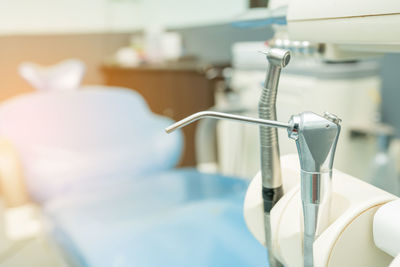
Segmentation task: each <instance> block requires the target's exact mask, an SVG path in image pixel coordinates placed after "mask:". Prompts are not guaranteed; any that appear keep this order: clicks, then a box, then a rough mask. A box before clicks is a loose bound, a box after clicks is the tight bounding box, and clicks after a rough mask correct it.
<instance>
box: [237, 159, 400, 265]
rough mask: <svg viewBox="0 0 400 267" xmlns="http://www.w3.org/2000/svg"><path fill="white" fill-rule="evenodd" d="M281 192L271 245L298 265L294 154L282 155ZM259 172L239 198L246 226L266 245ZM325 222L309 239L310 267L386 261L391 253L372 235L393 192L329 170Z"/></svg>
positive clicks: (297, 182)
mask: <svg viewBox="0 0 400 267" xmlns="http://www.w3.org/2000/svg"><path fill="white" fill-rule="evenodd" d="M281 166H282V178H283V187H284V192H285V195H284V196H283V197H282V198H281V199H280V200H279V202H278V203H277V204H276V205H275V206H274V208H273V209H272V210H271V232H272V249H273V253H274V255H275V257H276V258H277V259H279V260H280V261H281V262H282V263H283V264H284V265H285V266H287V267H297V266H302V265H303V252H302V221H303V217H302V205H301V196H300V165H299V162H298V157H297V155H287V156H283V157H282V158H281ZM261 186H262V185H261V176H260V173H258V174H257V175H256V176H255V177H254V179H253V181H252V182H251V184H250V186H249V188H248V191H247V194H246V199H245V204H244V217H245V220H246V224H247V226H248V228H249V230H250V232H251V233H252V234H253V235H254V237H255V238H256V239H257V240H258V241H259V242H260V243H261V244H263V245H264V246H265V235H264V226H263V200H262V195H261V191H262V190H261ZM332 191H333V192H332V193H333V194H332V201H331V211H330V214H329V216H330V218H329V220H330V221H329V226H328V227H327V228H326V229H325V230H324V231H323V232H322V233H321V235H320V236H319V237H318V238H317V239H316V240H315V242H314V266H315V267H322V266H323V267H325V266H326V267H328V266H329V267H343V266H352V267H358V266H360V267H361V266H362V267H376V266H389V264H390V263H391V261H392V260H393V257H392V256H391V255H389V254H386V253H385V252H384V251H382V250H381V249H379V248H377V247H376V245H375V243H374V237H373V219H374V215H375V213H376V211H377V210H378V209H379V208H380V207H381V206H382V205H384V204H386V203H388V202H390V201H393V200H396V199H397V197H396V196H394V195H391V194H389V193H387V192H385V191H383V190H381V189H378V188H376V187H374V186H372V185H370V184H367V183H365V182H363V181H361V180H359V179H357V178H354V177H352V176H350V175H347V174H345V173H342V172H340V171H337V170H333V178H332Z"/></svg>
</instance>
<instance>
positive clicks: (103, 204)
mask: <svg viewBox="0 0 400 267" xmlns="http://www.w3.org/2000/svg"><path fill="white" fill-rule="evenodd" d="M170 123H171V120H169V119H167V118H164V117H161V116H157V115H155V114H153V113H151V111H150V110H149V108H148V107H147V104H146V103H145V101H144V100H143V99H142V97H141V96H140V95H138V94H137V93H134V92H132V91H130V90H126V89H123V88H105V87H96V86H93V87H86V88H84V89H81V90H77V91H63V92H40V93H31V94H27V95H24V96H20V97H16V98H14V99H11V100H9V101H7V102H5V103H3V104H2V105H1V106H0V135H1V137H2V138H6V139H8V140H9V141H10V143H12V144H13V146H15V149H16V150H17V151H18V154H19V155H20V161H21V166H22V169H23V174H24V181H25V184H26V187H27V191H28V192H29V196H30V197H31V199H32V200H33V201H34V202H36V203H39V204H40V205H41V206H42V207H43V211H44V216H45V217H46V219H47V220H48V222H49V224H50V225H51V231H50V235H51V237H52V238H53V239H54V240H55V243H56V244H57V245H58V246H59V247H60V248H61V250H62V251H63V253H64V254H65V257H66V258H67V260H68V262H69V263H71V265H72V266H88V267H103V266H104V267H128V266H141V267H147V266H148V267H153V266H163V267H165V266H174V267H176V266H192V267H197V266H198V267H200V266H202V267H203V266H232V267H235V266H237V267H239V266H240V267H242V266H243V267H244V266H246V267H249V266H250V267H251V266H265V265H266V252H265V249H264V248H263V247H262V246H261V245H260V244H259V243H258V242H257V241H256V240H255V239H254V238H253V237H252V235H251V234H250V233H249V232H248V230H247V228H246V225H245V223H244V219H243V216H242V209H243V200H244V194H245V191H246V189H247V182H246V181H244V180H241V179H236V178H232V177H225V176H220V175H212V174H205V173H200V172H198V171H196V170H195V169H175V168H174V167H175V165H176V164H177V162H178V160H179V157H180V154H181V150H182V145H183V141H182V135H181V133H179V132H177V133H174V134H172V135H167V134H165V132H164V128H165V127H166V126H168V125H169V124H170Z"/></svg>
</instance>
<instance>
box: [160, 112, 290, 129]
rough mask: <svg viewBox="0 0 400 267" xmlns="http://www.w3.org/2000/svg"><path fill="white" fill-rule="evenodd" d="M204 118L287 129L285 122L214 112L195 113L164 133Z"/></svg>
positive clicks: (169, 127) (287, 125)
mask: <svg viewBox="0 0 400 267" xmlns="http://www.w3.org/2000/svg"><path fill="white" fill-rule="evenodd" d="M204 118H212V119H227V120H234V121H241V122H245V123H251V124H258V125H263V126H267V127H275V128H285V129H287V128H288V127H289V124H288V123H285V122H279V121H273V120H263V119H257V118H250V117H246V116H240V115H233V114H228V113H223V112H216V111H201V112H197V113H195V114H193V115H190V116H188V117H186V118H184V119H182V120H180V121H178V122H176V123H174V124H172V125H171V126H168V127H167V128H165V131H166V132H167V133H171V132H173V131H175V130H177V129H179V128H182V127H185V126H186V125H188V124H191V123H192V122H195V121H197V120H200V119H204Z"/></svg>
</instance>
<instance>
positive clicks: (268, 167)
mask: <svg viewBox="0 0 400 267" xmlns="http://www.w3.org/2000/svg"><path fill="white" fill-rule="evenodd" d="M280 71H281V68H277V67H272V66H270V68H269V73H268V76H267V77H275V79H269V80H267V81H266V84H265V87H264V88H263V90H262V93H261V97H260V100H259V103H258V114H259V117H260V118H261V119H268V120H276V95H277V87H278V82H279V75H280ZM271 72H272V73H271ZM260 145H261V175H262V183H263V186H264V187H266V188H278V187H280V186H282V175H281V163H280V153H279V145H278V130H277V129H276V128H270V127H263V126H260Z"/></svg>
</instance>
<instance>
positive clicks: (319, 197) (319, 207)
mask: <svg viewBox="0 0 400 267" xmlns="http://www.w3.org/2000/svg"><path fill="white" fill-rule="evenodd" d="M202 118H214V119H229V120H235V121H241V122H246V123H252V124H257V125H262V126H265V127H274V128H285V129H287V131H288V136H289V138H291V139H293V140H295V141H296V145H297V152H298V155H299V160H300V166H301V199H302V204H303V217H304V239H303V250H304V267H312V266H313V265H314V264H313V262H314V261H313V257H314V256H313V255H314V253H313V243H314V240H315V239H316V238H317V237H318V236H319V234H320V233H321V232H322V231H323V230H325V228H326V227H327V226H328V223H329V210H330V200H331V179H332V168H333V161H334V156H335V151H336V145H337V141H338V139H339V134H340V128H341V127H340V121H341V120H340V119H339V118H338V117H337V116H335V115H333V114H330V113H325V114H324V116H323V117H322V116H319V115H317V114H315V113H312V112H303V113H300V114H299V115H294V116H292V117H291V118H290V120H289V122H288V123H284V122H278V121H275V120H264V119H258V118H249V117H245V116H239V115H232V114H226V113H221V112H213V111H202V112H198V113H195V114H193V115H191V116H189V117H187V118H185V119H183V120H181V121H178V122H176V123H174V124H173V125H171V126H169V127H167V128H166V129H165V130H166V132H167V133H170V132H173V131H174V130H176V129H178V128H181V127H184V126H186V125H188V124H190V123H192V122H195V121H197V120H199V119H202Z"/></svg>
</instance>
